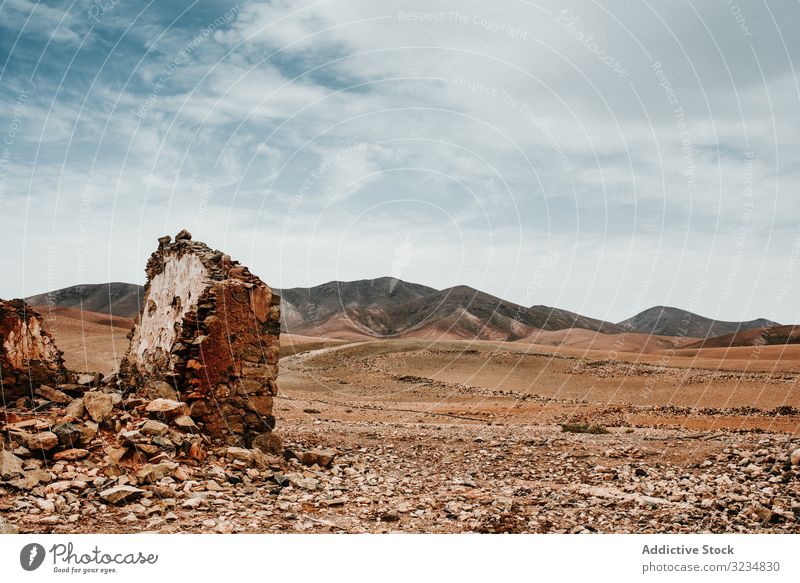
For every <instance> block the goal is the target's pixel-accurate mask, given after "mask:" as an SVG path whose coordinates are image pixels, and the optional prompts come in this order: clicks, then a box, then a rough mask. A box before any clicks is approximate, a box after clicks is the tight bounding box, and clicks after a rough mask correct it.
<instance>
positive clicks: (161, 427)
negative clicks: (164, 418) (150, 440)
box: [139, 419, 169, 435]
mask: <svg viewBox="0 0 800 583" xmlns="http://www.w3.org/2000/svg"><path fill="white" fill-rule="evenodd" d="M168 431H169V425H167V424H166V423H161V422H160V421H155V420H153V419H148V420H147V421H145V422H144V425H142V426H141V427H140V428H139V432H140V433H141V434H142V435H164V434H165V433H167V432H168Z"/></svg>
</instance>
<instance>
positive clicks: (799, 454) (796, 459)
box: [789, 448, 800, 466]
mask: <svg viewBox="0 0 800 583" xmlns="http://www.w3.org/2000/svg"><path fill="white" fill-rule="evenodd" d="M789 460H790V461H791V462H792V465H793V466H800V448H798V449H796V450H794V451H793V452H792V453H791V455H790V456H789Z"/></svg>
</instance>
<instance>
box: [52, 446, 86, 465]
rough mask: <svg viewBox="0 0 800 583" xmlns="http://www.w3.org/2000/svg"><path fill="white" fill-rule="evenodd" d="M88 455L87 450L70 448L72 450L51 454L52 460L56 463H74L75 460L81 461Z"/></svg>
mask: <svg viewBox="0 0 800 583" xmlns="http://www.w3.org/2000/svg"><path fill="white" fill-rule="evenodd" d="M88 455H89V450H86V449H80V448H72V449H65V450H64V451H59V452H57V453H55V454H53V460H54V461H57V462H58V461H70V462H74V461H76V460H82V459H83V458H85V457H86V456H88Z"/></svg>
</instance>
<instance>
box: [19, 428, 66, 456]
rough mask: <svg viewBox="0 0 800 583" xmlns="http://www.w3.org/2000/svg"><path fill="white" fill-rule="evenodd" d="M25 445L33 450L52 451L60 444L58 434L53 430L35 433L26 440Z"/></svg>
mask: <svg viewBox="0 0 800 583" xmlns="http://www.w3.org/2000/svg"><path fill="white" fill-rule="evenodd" d="M25 445H26V446H27V447H28V449H30V450H31V451H34V452H36V451H50V450H51V449H53V448H54V447H56V446H57V445H58V435H56V434H55V433H53V432H52V431H42V432H41V433H34V434H33V435H31V436H30V437H28V439H26V440H25Z"/></svg>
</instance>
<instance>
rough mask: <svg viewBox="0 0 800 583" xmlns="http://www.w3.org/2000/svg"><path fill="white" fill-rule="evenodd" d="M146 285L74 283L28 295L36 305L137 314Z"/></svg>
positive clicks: (26, 299)
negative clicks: (69, 285) (50, 290)
mask: <svg viewBox="0 0 800 583" xmlns="http://www.w3.org/2000/svg"><path fill="white" fill-rule="evenodd" d="M143 291H144V288H143V287H142V286H140V285H136V284H133V283H119V282H113V283H98V284H86V285H74V286H71V287H65V288H62V289H58V290H55V291H52V292H47V293H43V294H39V295H35V296H30V297H27V298H25V301H26V302H28V304H30V305H32V306H55V307H60V308H78V309H81V310H86V311H89V312H97V313H99V314H108V315H110V316H119V317H121V318H135V317H136V316H137V315H138V314H139V306H140V301H141V300H140V298H141V297H142V293H143Z"/></svg>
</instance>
